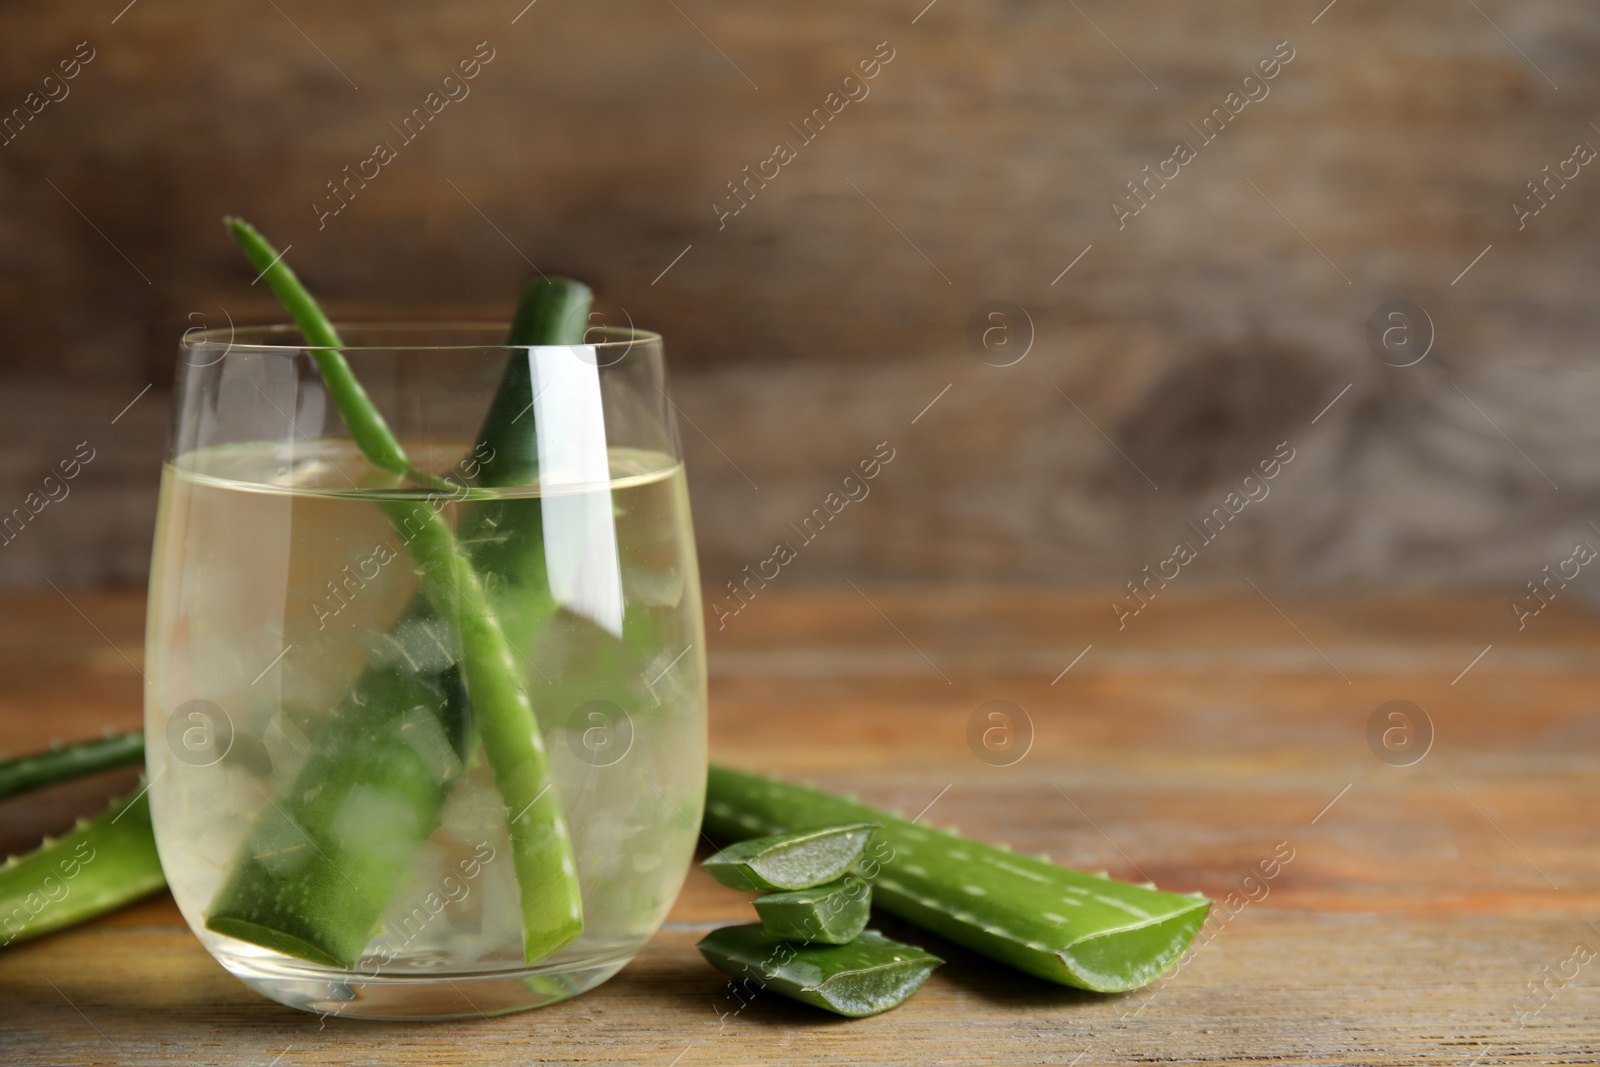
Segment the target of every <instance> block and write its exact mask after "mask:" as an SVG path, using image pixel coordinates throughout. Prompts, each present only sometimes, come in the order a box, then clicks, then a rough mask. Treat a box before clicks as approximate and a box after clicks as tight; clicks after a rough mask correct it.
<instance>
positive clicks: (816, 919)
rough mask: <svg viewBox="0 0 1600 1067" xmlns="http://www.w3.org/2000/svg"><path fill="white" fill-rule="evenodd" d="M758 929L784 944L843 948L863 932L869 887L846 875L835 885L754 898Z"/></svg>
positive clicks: (869, 901)
mask: <svg viewBox="0 0 1600 1067" xmlns="http://www.w3.org/2000/svg"><path fill="white" fill-rule="evenodd" d="M755 906H756V914H757V915H759V916H761V926H762V928H763V929H765V930H766V931H767V933H769V934H771V935H772V936H773V937H778V938H782V939H783V940H785V941H810V942H815V943H817V944H823V945H843V944H846V943H847V942H849V941H850V940H851V939H853V938H854V937H855V936H856V935H857V934H859V933H860V932H861V931H862V930H864V929H866V926H867V919H868V918H869V917H870V916H871V912H872V887H871V886H870V885H868V884H867V883H866V882H865V881H863V880H862V879H861V878H858V877H856V876H855V875H853V874H847V875H845V876H844V877H843V878H841V879H839V880H838V881H837V882H829V883H828V884H826V885H819V886H816V887H815V888H813V889H796V890H794V891H792V892H788V893H768V894H767V895H766V896H764V897H757V898H756V899H755Z"/></svg>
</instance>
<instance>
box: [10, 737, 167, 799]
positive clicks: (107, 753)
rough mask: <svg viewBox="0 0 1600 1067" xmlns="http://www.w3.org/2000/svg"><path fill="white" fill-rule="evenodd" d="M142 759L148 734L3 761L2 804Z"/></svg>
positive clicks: (81, 743)
mask: <svg viewBox="0 0 1600 1067" xmlns="http://www.w3.org/2000/svg"><path fill="white" fill-rule="evenodd" d="M142 759H144V732H143V731H138V730H136V731H133V732H130V733H125V734H108V735H107V736H105V737H100V738H96V739H95V740H93V741H79V742H78V743H76V744H72V745H63V746H61V747H60V748H52V749H48V750H46V751H44V752H35V753H33V754H32V755H28V756H19V757H17V758H16V759H9V760H4V761H0V800H4V799H5V798H6V797H14V796H16V795H17V794H19V793H26V792H28V791H29V790H32V789H39V788H42V787H44V786H47V785H54V784H55V783H56V782H67V781H71V780H72V779H74V778H81V777H82V776H83V775H86V774H93V773H95V772H96V771H104V770H109V769H110V768H112V767H121V766H122V765H123V764H127V763H138V762H139V761H140V760H142Z"/></svg>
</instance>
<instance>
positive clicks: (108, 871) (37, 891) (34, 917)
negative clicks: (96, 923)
mask: <svg viewBox="0 0 1600 1067" xmlns="http://www.w3.org/2000/svg"><path fill="white" fill-rule="evenodd" d="M164 885H166V878H165V877H164V876H163V874H162V872H161V858H160V857H159V856H158V855H157V854H156V839H155V834H154V833H153V832H152V831H151V829H150V803H149V800H148V799H147V798H146V796H145V793H144V790H143V789H141V790H140V791H139V792H138V793H136V794H134V795H133V796H131V797H123V798H121V799H119V800H114V801H112V802H111V804H110V806H109V807H107V808H106V810H105V811H104V812H102V813H101V814H99V815H97V816H95V817H94V818H93V819H79V820H78V824H77V825H76V826H75V827H73V828H72V829H71V830H69V831H68V832H67V833H65V834H62V835H61V836H60V837H59V838H56V839H55V840H48V839H47V840H46V841H45V843H44V844H43V845H41V846H40V847H39V848H37V849H35V850H34V851H32V852H30V853H28V854H27V855H26V856H13V857H12V858H10V859H8V860H7V861H6V862H5V864H4V865H0V947H3V946H6V945H12V944H15V943H17V942H19V941H26V940H28V939H29V938H33V937H38V936H40V935H41V934H48V933H50V932H52V931H54V930H60V929H62V928H63V927H67V926H72V925H73V924H75V923H80V922H83V921H85V920H86V919H92V918H94V917H95V916H97V915H103V914H105V913H106V912H108V911H112V910H114V909H116V908H120V907H122V906H123V905H124V904H128V903H131V902H132V901H135V900H137V899H139V898H140V897H142V896H145V895H146V894H149V893H154V892H155V891H156V890H157V889H160V888H161V887H162V886H164Z"/></svg>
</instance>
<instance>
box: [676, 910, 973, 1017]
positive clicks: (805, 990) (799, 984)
mask: <svg viewBox="0 0 1600 1067" xmlns="http://www.w3.org/2000/svg"><path fill="white" fill-rule="evenodd" d="M697 947H698V948H699V949H700V954H701V955H702V956H704V957H705V958H706V961H707V962H708V963H710V964H711V966H713V967H715V968H716V969H717V970H719V971H722V972H723V973H724V974H729V975H732V976H733V977H735V978H740V979H747V980H749V981H751V982H754V983H756V984H757V985H758V986H761V987H763V988H767V989H771V990H773V991H774V992H777V993H781V994H783V995H784V996H786V997H789V998H790V999H792V1000H798V1001H800V1002H801V1003H804V1004H810V1005H812V1006H813V1007H817V1008H822V1009H824V1010H826V1011H831V1012H834V1013H836V1014H838V1015H847V1016H850V1017H851V1018H860V1017H861V1016H863V1015H876V1014H878V1013H879V1012H883V1011H888V1010H889V1009H890V1008H895V1007H899V1006H900V1005H901V1004H904V1003H905V1002H906V1000H907V999H908V998H909V997H910V996H911V994H913V993H915V992H916V991H917V990H919V989H921V988H922V983H923V982H926V981H927V980H928V975H930V974H932V973H933V969H934V968H935V967H937V966H939V964H941V963H943V962H944V961H943V960H941V959H940V958H939V957H938V956H935V955H933V954H932V953H931V952H924V951H923V950H922V949H920V948H917V947H916V946H915V945H905V944H901V943H900V942H899V941H891V940H889V939H888V938H887V937H884V936H883V935H882V934H880V933H878V932H877V931H876V930H866V931H864V932H863V933H862V934H861V936H859V937H857V938H856V939H855V940H853V941H851V942H850V943H849V944H847V945H802V944H795V943H794V942H790V941H785V940H783V939H782V938H777V937H773V936H772V935H771V934H769V933H767V931H765V930H763V929H762V928H761V924H760V923H750V924H748V925H745V926H724V927H722V928H721V929H720V930H713V931H711V933H709V934H707V935H706V936H705V937H704V938H702V939H701V941H700V944H699V945H698V946H697Z"/></svg>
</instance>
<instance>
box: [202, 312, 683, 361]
mask: <svg viewBox="0 0 1600 1067" xmlns="http://www.w3.org/2000/svg"><path fill="white" fill-rule="evenodd" d="M332 325H333V327H334V329H335V330H337V331H339V332H340V333H341V335H342V334H344V333H345V332H346V331H348V332H349V333H351V334H352V335H355V334H360V333H362V332H373V331H379V330H388V331H393V332H395V333H401V334H403V333H406V332H415V333H423V332H425V331H441V332H443V331H450V330H460V331H463V332H467V331H472V330H481V331H489V330H496V331H499V335H500V336H502V337H503V336H505V333H506V331H507V330H509V329H510V328H511V324H510V323H508V322H495V321H492V320H487V319H442V320H438V321H427V320H419V319H401V320H388V319H380V320H375V321H371V322H336V323H333V324H332ZM595 331H598V332H599V333H600V334H601V335H602V336H606V337H610V338H612V339H610V340H603V341H582V342H580V343H579V344H578V345H508V344H506V343H505V342H504V341H501V342H498V343H495V344H381V345H373V344H354V345H352V344H341V345H340V346H339V347H338V349H337V350H338V351H340V352H509V351H512V350H518V349H527V348H574V347H584V348H596V349H606V350H610V351H615V350H617V349H624V348H631V347H633V346H636V345H643V344H650V343H652V342H660V341H661V339H662V338H661V335H660V334H659V333H656V332H655V331H653V330H642V329H639V328H638V327H635V326H591V327H589V328H588V329H587V330H585V331H584V333H585V336H588V334H589V333H592V332H595ZM288 334H294V335H297V336H301V337H302V338H303V335H302V334H301V333H300V327H298V326H296V325H294V324H293V323H266V324H262V325H257V326H237V327H236V326H233V325H231V324H230V325H228V326H214V327H208V328H205V329H189V330H185V331H184V333H183V336H182V338H181V340H180V342H179V343H180V345H181V346H182V347H183V348H185V349H189V350H213V349H218V348H221V349H225V350H226V351H229V352H231V351H233V350H235V349H243V350H246V351H251V352H281V353H299V352H306V351H309V350H311V349H314V348H319V347H321V346H318V345H312V344H307V343H305V342H304V340H303V339H302V341H301V342H300V343H296V344H290V343H288V342H287V341H286V340H285V341H284V342H282V343H277V344H274V343H271V342H270V341H263V340H241V339H240V338H241V337H242V336H254V337H265V338H271V337H273V336H275V335H288Z"/></svg>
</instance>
